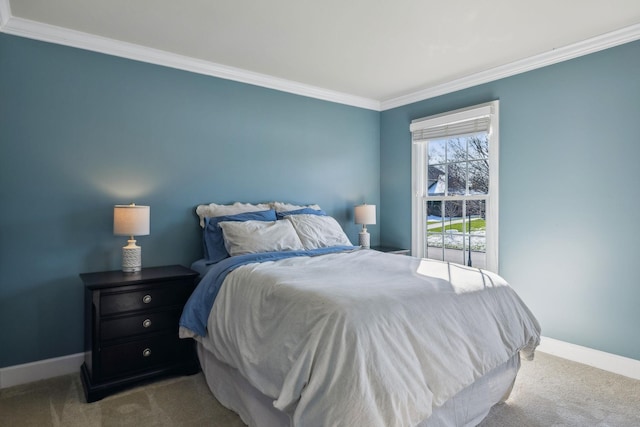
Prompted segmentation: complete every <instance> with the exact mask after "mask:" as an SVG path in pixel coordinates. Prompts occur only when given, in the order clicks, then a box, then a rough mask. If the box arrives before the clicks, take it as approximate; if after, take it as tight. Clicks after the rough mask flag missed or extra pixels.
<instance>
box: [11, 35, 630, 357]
mask: <svg viewBox="0 0 640 427" xmlns="http://www.w3.org/2000/svg"><path fill="white" fill-rule="evenodd" d="M0 70H1V73H0V138H1V140H0V367H4V366H10V365H15V364H20V363H26V362H30V361H34V360H41V359H46V358H49V357H56V356H62V355H67V354H73V353H77V352H80V351H82V334H83V331H82V328H83V311H82V292H83V289H82V283H81V282H80V280H79V278H78V273H81V272H87V271H99V270H106V269H118V268H119V266H120V259H119V257H120V247H121V246H122V245H123V244H124V243H125V242H124V241H123V239H122V238H121V237H116V236H113V235H112V234H111V231H112V207H113V205H114V204H118V203H128V202H131V201H135V202H136V203H139V204H148V205H150V206H151V235H149V236H144V237H140V238H139V239H138V241H139V244H140V245H141V246H142V247H143V263H144V265H146V266H152V265H162V264H170V263H181V264H185V265H189V264H190V263H191V262H192V261H193V260H195V259H197V258H198V257H200V255H201V247H200V232H199V228H198V226H197V219H196V217H195V215H194V212H193V210H194V207H195V206H196V205H197V204H200V203H208V202H214V201H215V202H219V203H226V202H233V201H235V200H242V201H269V200H276V199H277V200H283V201H291V202H298V203H307V202H316V203H319V204H320V205H322V207H323V208H325V209H326V210H327V211H329V212H330V213H331V214H332V215H334V216H335V217H336V218H337V219H338V220H339V221H340V222H341V223H342V225H343V227H344V228H345V230H346V231H347V234H348V235H349V237H350V238H351V239H352V241H354V242H356V241H357V232H358V227H357V226H356V225H354V224H353V223H352V222H353V219H352V206H353V205H354V204H356V203H359V202H361V201H363V200H365V201H367V202H369V203H378V204H379V205H380V213H379V224H378V225H377V226H372V227H369V229H370V231H371V233H372V241H373V242H374V243H375V242H378V241H382V242H384V243H385V244H389V245H397V246H402V247H410V243H411V195H410V184H411V147H410V139H409V123H410V121H411V120H412V119H415V118H419V117H424V116H428V115H431V114H436V113H440V112H443V111H448V110H452V109H456V108H461V107H466V106H469V105H474V104H478V103H481V102H486V101H490V100H494V99H499V100H500V103H501V104H500V113H501V117H500V126H501V129H500V145H501V152H500V161H501V164H500V273H501V274H503V275H504V276H505V277H506V278H507V279H508V280H509V281H510V282H511V284H512V285H513V287H514V288H515V289H516V290H517V291H518V293H519V294H520V295H521V296H522V298H523V299H524V300H525V302H526V303H527V304H528V305H529V306H530V307H531V309H532V310H533V311H534V313H535V314H536V315H537V316H538V318H539V319H540V321H541V323H542V327H543V333H544V334H545V335H546V336H549V337H553V338H556V339H560V340H563V341H567V342H572V343H575V344H579V345H584V346H587V347H591V348H596V349H600V350H603V351H607V352H611V353H615V354H620V355H623V356H627V357H631V358H635V359H639V360H640V337H639V335H638V334H637V331H636V328H637V325H639V324H640V310H638V302H639V301H640V280H639V278H638V274H637V273H636V269H635V265H636V264H637V261H636V256H635V255H636V253H637V248H638V241H640V232H639V231H638V230H639V229H640V227H639V226H638V225H637V220H635V219H634V216H635V214H636V213H637V212H639V208H640V197H638V187H637V185H638V183H639V182H640V167H638V166H637V164H638V159H640V144H639V143H638V142H639V140H640V120H639V119H638V118H639V117H640V73H638V70H640V42H635V43H630V44H627V45H624V46H620V47H617V48H613V49H609V50H606V51H603V52H599V53H595V54H592V55H588V56H585V57H582V58H578V59H574V60H571V61H568V62H564V63H561V64H556V65H553V66H549V67H546V68H543V69H539V70H535V71H531V72H528V73H525V74H521V75H518V76H514V77H510V78H506V79H502V80H499V81H496V82H492V83H488V84H484V85H480V86H477V87H473V88H470V89H466V90H463V91H458V92H455V93H451V94H448V95H445V96H441V97H437V98H434V99H429V100H425V101H422V102H418V103H414V104H411V105H407V106H403V107H399V108H395V109H392V110H388V111H384V112H382V113H377V112H374V111H369V110H364V109H359V108H354V107H348V106H344V105H340V104H334V103H330V102H325V101H319V100H315V99H310V98H305V97H300V96H296V95H291V94H287V93H283V92H278V91H273V90H269V89H265V88H259V87H254V86H250V85H245V84H241V83H236V82H231V81H225V80H221V79H216V78H212V77H207V76H202V75H197V74H192V73H188V72H183V71H179V70H174V69H169V68H164V67H159V66H154V65H150V64H145V63H139V62H136V61H130V60H125V59H121V58H116V57H111V56H107V55H102V54H97V53H92V52H87V51H83V50H79V49H72V48H67V47H63V46H57V45H52V44H47V43H42V42H37V41H33V40H28V39H23V38H18V37H12V36H7V35H5V34H0Z"/></svg>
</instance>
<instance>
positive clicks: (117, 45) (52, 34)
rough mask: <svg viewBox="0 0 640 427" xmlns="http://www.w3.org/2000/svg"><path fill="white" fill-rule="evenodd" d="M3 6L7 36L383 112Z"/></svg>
mask: <svg viewBox="0 0 640 427" xmlns="http://www.w3.org/2000/svg"><path fill="white" fill-rule="evenodd" d="M3 5H6V8H8V3H7V0H0V13H1V16H0V17H1V18H2V19H3V20H6V22H5V23H3V24H2V27H1V28H0V30H1V31H2V32H4V33H7V34H11V35H15V36H20V37H26V38H30V39H35V40H40V41H44V42H49V43H56V44H61V45H65V46H70V47H75V48H80V49H85V50H90V51H94V52H99V53H105V54H107V55H113V56H119V57H122V58H127V59H133V60H136V61H142V62H148V63H151V64H156V65H161V66H165V67H171V68H176V69H179V70H184V71H190V72H193V73H198V74H204V75H208V76H213V77H219V78H222V79H226V80H234V81H237V82H241V83H247V84H251V85H255V86H261V87H265V88H269V89H275V90H278V91H282V92H288V93H292V94H295V95H302V96H307V97H310V98H316V99H320V100H324V101H330V102H336V103H339V104H345V105H350V106H353V107H360V108H365V109H369V110H375V111H380V102H379V101H377V100H374V99H369V98H364V97H359V96H355V95H350V94H346V93H342V92H337V91H332V90H328V89H323V88H320V87H316V86H311V85H307V84H304V83H299V82H295V81H291V80H286V79H281V78H278V77H273V76H269V75H266V74H260V73H254V72H251V71H247V70H242V69H240V68H235V67H229V66H226V65H222V64H216V63H213V62H209V61H204V60H201V59H196V58H191V57H187V56H183V55H178V54H174V53H170V52H166V51H163V50H159V49H152V48H148V47H143V46H140V45H136V44H133V43H127V42H122V41H118V40H114V39H110V38H107V37H101V36H96V35H93V34H88V33H84V32H81V31H75V30H69V29H67V28H62V27H57V26H54V25H49V24H44V23H42V22H36V21H31V20H28V19H22V18H16V17H13V16H11V12H10V10H8V11H6V12H5V9H6V8H5V7H3ZM6 14H8V19H6V18H5V15H6Z"/></svg>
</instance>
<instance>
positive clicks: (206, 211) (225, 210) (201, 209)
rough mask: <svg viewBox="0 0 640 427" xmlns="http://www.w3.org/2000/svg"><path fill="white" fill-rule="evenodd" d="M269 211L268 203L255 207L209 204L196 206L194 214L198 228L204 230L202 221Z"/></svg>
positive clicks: (240, 204) (248, 204)
mask: <svg viewBox="0 0 640 427" xmlns="http://www.w3.org/2000/svg"><path fill="white" fill-rule="evenodd" d="M269 209H271V206H270V205H269V204H268V203H259V204H257V205H254V204H251V203H240V202H235V203H234V204H232V205H217V204H215V203H210V204H208V205H198V207H196V214H198V216H199V217H200V227H202V228H204V219H205V218H212V217H216V216H223V215H236V214H241V213H245V212H257V211H266V210H269Z"/></svg>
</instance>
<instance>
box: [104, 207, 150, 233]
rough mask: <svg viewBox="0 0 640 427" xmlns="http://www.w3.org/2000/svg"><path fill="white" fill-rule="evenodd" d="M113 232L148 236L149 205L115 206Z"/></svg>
mask: <svg viewBox="0 0 640 427" xmlns="http://www.w3.org/2000/svg"><path fill="white" fill-rule="evenodd" d="M113 234H115V235H116V236H146V235H148V234H149V206H138V205H135V204H131V205H116V206H115V207H114V208H113Z"/></svg>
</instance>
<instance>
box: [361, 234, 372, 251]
mask: <svg viewBox="0 0 640 427" xmlns="http://www.w3.org/2000/svg"><path fill="white" fill-rule="evenodd" d="M370 242H371V236H370V235H369V232H368V231H367V230H362V231H361V232H360V233H359V234H358V244H359V245H360V246H361V247H362V248H363V249H369V245H370Z"/></svg>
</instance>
